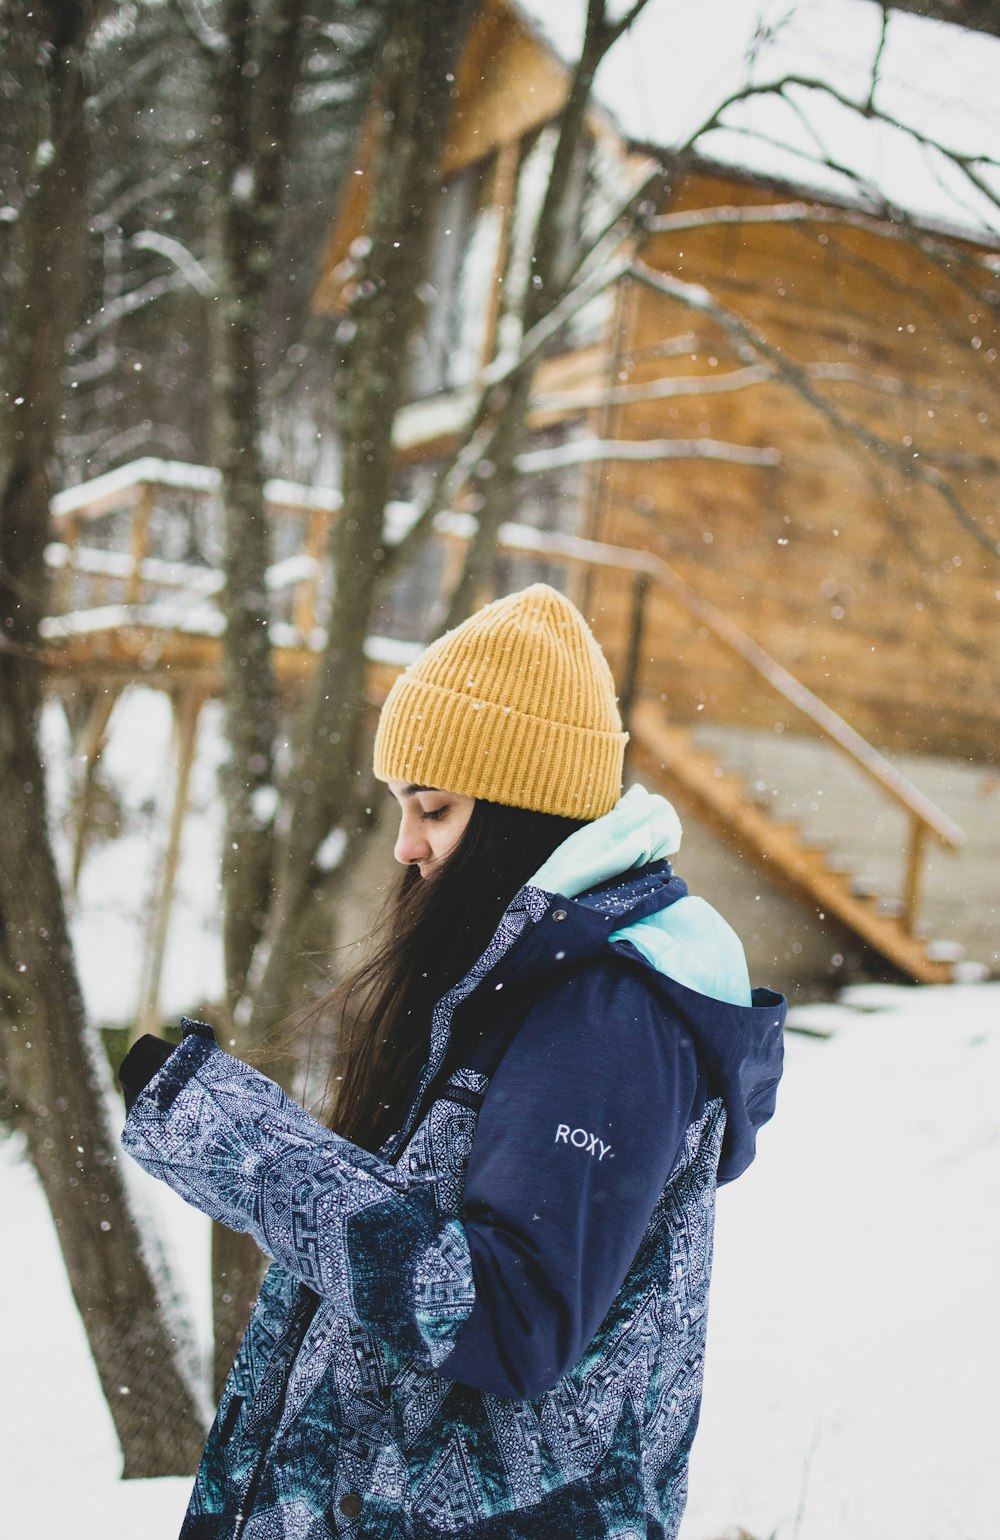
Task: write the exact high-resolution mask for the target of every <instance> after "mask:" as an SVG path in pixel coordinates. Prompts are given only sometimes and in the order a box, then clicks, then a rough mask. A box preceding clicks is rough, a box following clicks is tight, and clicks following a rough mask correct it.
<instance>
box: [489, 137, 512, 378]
mask: <svg viewBox="0 0 1000 1540" xmlns="http://www.w3.org/2000/svg"><path fill="white" fill-rule="evenodd" d="M520 154H521V147H520V143H519V141H518V140H517V139H511V140H509V141H508V142H507V143H506V144H501V145H500V146H499V147H498V148H497V158H496V165H495V167H494V171H493V200H492V201H493V206H494V208H498V209H499V210H500V229H499V232H498V234H497V249H496V257H495V260H494V263H493V277H492V282H491V284H490V290H489V293H488V295H487V296H486V325H485V327H484V328H483V346H482V354H481V362H482V367H483V368H484V369H485V367H486V365H487V364H488V363H489V362H490V360H491V359H492V357H493V355H494V353H495V352H496V345H497V326H498V324H499V321H500V309H501V301H502V299H503V280H504V274H505V273H506V271H507V247H508V245H509V243H510V231H511V225H512V223H513V219H514V203H515V200H516V198H517V167H518V162H519V160H520Z"/></svg>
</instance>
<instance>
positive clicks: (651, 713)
mask: <svg viewBox="0 0 1000 1540" xmlns="http://www.w3.org/2000/svg"><path fill="white" fill-rule="evenodd" d="M629 727H630V731H631V735H632V737H631V743H630V746H629V751H630V753H631V754H632V756H633V763H634V764H635V765H636V767H637V768H638V769H639V770H640V772H641V773H642V775H643V776H644V778H645V781H646V784H647V785H649V786H650V787H651V788H655V789H657V790H660V791H662V792H663V793H664V795H665V796H668V797H669V798H670V799H671V800H672V801H675V802H676V803H678V804H679V805H680V806H681V807H682V808H683V809H684V810H685V811H686V812H688V813H690V814H691V815H692V816H693V817H695V818H697V819H698V820H699V821H700V822H702V823H704V824H705V825H706V826H707V827H709V828H710V829H712V830H713V831H714V832H716V833H717V834H719V835H720V836H721V837H722V838H724V839H725V840H726V841H727V843H728V844H730V845H731V846H733V847H734V848H735V849H737V850H738V851H739V853H740V854H741V855H742V856H745V857H746V858H747V859H749V860H751V861H753V863H754V864H755V865H756V866H757V867H758V868H759V869H760V871H761V872H762V873H763V874H764V875H765V876H766V877H767V878H768V879H769V880H770V881H771V882H773V883H774V884H775V886H777V887H779V888H781V889H782V890H783V891H784V892H786V893H788V894H789V895H790V896H791V897H792V898H795V899H797V900H799V901H800V902H802V903H805V904H806V905H808V906H809V907H810V908H813V909H815V911H816V913H817V915H818V917H819V918H820V919H827V918H832V919H834V920H836V921H837V922H839V923H840V924H841V925H844V926H845V927H847V929H849V930H851V931H852V932H853V933H854V934H855V935H856V936H858V937H859V938H860V939H861V940H862V941H863V942H865V943H866V944H867V945H868V946H870V947H872V948H873V949H874V950H875V951H876V952H878V953H879V954H880V955H881V956H882V957H884V958H886V959H887V960H888V961H889V962H890V963H892V964H893V965H894V966H895V967H897V968H898V969H899V970H900V972H902V973H904V974H906V975H907V976H908V977H909V978H912V979H916V980H918V981H919V982H921V983H925V984H946V983H949V982H951V979H952V977H953V962H952V960H951V959H947V960H946V959H944V958H940V957H935V955H934V945H935V944H934V943H933V942H929V941H928V940H927V939H926V938H924V937H922V936H920V935H919V934H917V933H916V932H915V931H911V930H910V929H909V927H908V923H907V919H906V914H905V906H904V904H903V903H902V901H900V902H899V903H898V904H892V903H890V902H889V901H887V900H885V899H882V898H879V897H878V896H877V895H876V894H875V893H873V892H859V891H858V884H857V883H856V882H855V881H854V880H852V878H851V876H850V874H849V873H848V872H845V871H843V870H842V869H840V868H839V867H838V866H837V864H836V863H835V861H834V860H833V859H832V857H831V856H830V855H829V853H828V852H827V851H825V850H824V849H823V848H822V847H821V846H818V845H816V844H814V843H812V842H810V841H809V840H808V838H807V836H806V835H805V834H804V832H803V831H802V829H801V828H800V827H799V826H798V825H797V824H794V823H788V822H782V821H780V820H778V819H776V818H775V817H774V816H773V815H772V814H771V813H770V812H768V811H767V810H766V808H764V807H762V806H760V804H759V802H758V800H757V798H756V797H755V795H754V793H753V791H752V790H751V788H750V787H749V786H748V785H747V783H746V782H745V781H744V780H743V778H742V777H741V776H739V775H735V774H733V773H732V772H730V771H727V770H726V769H725V768H724V766H723V765H722V763H721V762H720V760H719V759H718V757H717V756H716V755H715V754H714V753H713V752H712V751H711V750H708V749H705V748H703V747H701V746H700V745H699V744H697V743H696V742H695V740H694V738H693V736H692V734H691V732H690V731H689V730H688V729H687V728H685V727H676V726H672V725H670V724H669V723H668V722H667V721H666V720H665V718H664V716H663V711H662V707H660V706H659V703H658V702H654V701H652V700H649V699H639V700H637V701H636V702H635V703H634V704H633V707H632V712H631V715H630V718H629ZM892 910H895V911H897V912H887V911H892Z"/></svg>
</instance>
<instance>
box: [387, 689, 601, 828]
mask: <svg viewBox="0 0 1000 1540" xmlns="http://www.w3.org/2000/svg"><path fill="white" fill-rule="evenodd" d="M627 742H628V733H624V732H614V731H605V730H601V729H598V728H593V727H574V726H572V725H571V724H569V723H564V722H552V721H548V720H546V719H544V718H542V717H534V716H528V715H527V714H526V713H525V712H523V711H518V710H517V709H516V708H515V707H512V706H500V705H497V704H495V703H494V702H491V701H481V700H475V699H474V698H472V697H471V696H469V695H467V694H464V693H460V692H458V691H455V690H449V689H444V688H442V687H440V686H439V685H434V684H428V683H427V682H426V681H425V680H421V679H416V678H414V677H413V676H412V675H410V674H401V675H400V676H399V678H398V679H397V680H396V682H395V683H394V684H393V686H392V689H391V690H390V691H389V694H388V696H387V697H386V701H385V705H384V706H383V708H382V713H381V716H380V718H379V727H378V734H377V736H376V739H375V774H376V776H377V777H378V779H379V780H382V781H388V780H400V781H406V782H407V783H409V784H410V785H415V786H437V787H440V788H441V790H442V791H453V792H460V793H463V794H464V795H465V796H468V797H477V798H484V799H486V800H487V801H490V802H500V803H503V804H504V805H506V806H509V807H523V808H532V809H535V810H536V811H538V812H544V813H556V814H559V815H560V816H561V817H564V818H581V819H592V818H601V817H603V815H604V814H605V813H608V812H610V811H611V809H612V808H613V807H614V805H615V803H616V802H617V801H618V798H619V796H620V794H621V784H622V767H623V763H624V757H625V745H626V743H627Z"/></svg>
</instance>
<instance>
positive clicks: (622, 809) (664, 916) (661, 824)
mask: <svg viewBox="0 0 1000 1540" xmlns="http://www.w3.org/2000/svg"><path fill="white" fill-rule="evenodd" d="M680 843H681V823H680V819H679V818H678V816H677V813H676V811H675V809H674V807H673V806H672V804H671V803H669V802H668V801H667V799H666V797H661V796H658V795H657V794H655V793H651V792H648V791H647V790H646V789H645V787H643V786H632V787H630V789H629V790H628V791H627V792H626V793H625V795H624V796H623V797H622V798H621V799H620V800H619V801H618V802H617V803H616V805H615V806H614V807H613V808H612V809H611V811H610V813H606V814H605V815H604V817H603V818H596V819H595V820H594V821H593V823H589V824H586V825H585V826H584V827H583V828H582V829H578V830H577V831H576V832H575V833H574V834H571V835H570V836H569V838H568V839H566V840H563V842H562V844H561V845H560V846H558V848H557V849H556V850H555V851H553V853H552V855H551V856H550V857H549V859H548V860H547V861H546V862H545V863H544V864H543V865H542V866H541V867H539V869H538V871H537V872H536V873H535V875H534V877H532V878H531V883H530V886H531V887H535V888H541V889H542V890H543V892H546V893H562V894H564V895H565V896H566V897H567V898H575V897H576V896H577V895H578V894H580V893H584V892H586V891H587V890H588V889H589V888H592V887H596V886H598V884H600V883H602V882H607V881H609V880H610V879H611V878H612V877H617V876H618V875H619V874H620V873H622V872H626V871H631V870H633V869H634V868H637V867H641V866H646V865H648V864H649V862H650V861H660V860H664V859H666V858H668V857H670V856H672V855H675V854H676V852H677V851H678V849H679V848H680ZM610 939H611V940H612V941H630V942H631V943H632V945H633V946H634V947H635V949H636V951H638V952H639V953H640V954H641V955H642V956H643V957H644V958H645V959H646V961H647V962H648V963H650V964H651V965H652V966H653V967H654V968H656V969H657V971H658V972H659V973H662V974H665V975H666V976H667V977H668V978H672V979H676V980H677V982H678V983H679V984H683V985H685V987H686V988H688V989H694V990H697V991H698V993H699V994H702V995H706V996H708V997H709V998H710V999H713V1000H724V1001H726V1002H727V1003H728V1004H730V1005H742V1006H748V1005H750V1004H751V998H750V976H749V973H748V971H747V964H746V958H745V956H744V953H743V947H742V945H741V943H740V939H739V937H738V936H737V934H736V932H735V931H734V930H733V929H732V927H731V926H730V925H728V924H727V923H726V921H725V920H724V919H723V918H722V916H721V914H719V913H718V911H717V910H715V909H713V908H712V906H711V904H709V903H706V901H705V900H704V899H703V898H692V897H686V898H679V899H678V900H677V901H676V902H675V903H673V904H671V905H670V906H669V907H668V908H666V909H661V910H659V911H658V912H657V913H656V914H651V915H648V916H647V917H646V918H645V919H644V920H637V921H636V923H635V924H634V925H625V926H623V927H622V928H621V929H620V930H616V931H615V932H614V933H613V934H612V936H611V938H610Z"/></svg>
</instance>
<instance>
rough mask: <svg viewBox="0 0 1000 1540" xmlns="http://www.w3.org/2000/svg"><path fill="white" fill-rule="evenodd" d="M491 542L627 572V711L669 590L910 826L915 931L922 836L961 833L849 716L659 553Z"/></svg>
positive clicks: (556, 539)
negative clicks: (647, 634) (656, 591)
mask: <svg viewBox="0 0 1000 1540" xmlns="http://www.w3.org/2000/svg"><path fill="white" fill-rule="evenodd" d="M458 522H459V521H458V520H457V519H456V520H455V526H456V527H453V530H452V531H450V532H451V533H452V538H456V537H457V538H460V539H461V538H467V536H466V534H465V530H464V528H461V527H458ZM439 528H441V532H442V533H445V532H446V531H447V523H446V521H445V520H439ZM498 545H499V546H500V547H501V548H502V549H503V550H507V551H518V552H523V553H526V554H527V553H530V554H532V555H535V556H540V557H550V558H555V559H557V560H559V561H562V562H565V563H566V564H567V566H570V567H573V566H575V567H576V568H578V569H579V568H588V567H589V568H603V569H605V570H608V569H611V570H618V571H621V572H625V573H629V574H631V575H632V579H633V585H634V586H633V594H634V599H633V611H632V621H631V626H630V631H631V635H630V638H629V646H628V663H627V666H626V677H625V679H624V681H623V683H622V693H621V698H622V704H623V707H624V712H623V714H624V715H625V717H626V721H627V716H628V707H629V706H630V705H631V702H632V700H633V699H634V697H635V692H636V675H637V668H638V658H639V637H640V634H641V625H642V614H643V610H644V608H645V603H646V598H647V593H648V591H649V589H650V588H651V587H652V586H657V587H659V588H661V589H662V590H664V591H665V592H667V593H669V594H670V596H671V598H673V599H675V600H677V601H678V602H679V603H680V604H681V605H683V607H684V608H685V609H686V610H687V612H688V613H689V614H690V615H692V616H693V617H694V618H695V619H696V620H697V621H698V623H699V625H701V626H703V627H704V628H705V630H706V631H708V632H709V633H710V634H711V635H712V636H714V637H715V638H716V640H717V641H719V642H721V644H722V645H723V647H725V648H726V649H727V650H728V651H729V652H730V653H732V654H734V655H735V656H736V657H738V658H739V659H740V660H741V661H742V662H743V663H745V664H746V665H747V666H748V667H749V668H750V669H752V670H753V672H754V673H755V674H756V675H757V676H758V678H760V679H762V680H763V681H764V682H765V683H766V684H767V685H768V686H769V687H770V689H771V690H773V691H774V693H775V694H776V695H778V696H779V697H780V698H781V699H782V700H783V701H784V702H785V703H786V704H787V705H789V706H791V707H792V709H793V710H794V711H796V712H797V713H798V714H799V715H800V716H801V717H803V718H805V720H806V721H807V722H808V723H809V725H810V726H811V727H812V729H813V730H814V731H815V732H816V733H818V734H819V735H820V736H821V737H823V738H825V739H826V740H827V741H828V742H829V743H832V744H833V746H834V747H835V748H836V749H837V750H838V752H839V753H841V754H842V755H844V756H845V757H846V758H847V759H849V760H850V761H851V762H852V763H853V764H854V765H856V766H857V768H858V769H859V770H861V771H862V772H863V773H864V774H865V775H866V776H867V777H868V779H869V780H870V781H872V782H873V783H874V784H875V785H876V786H877V787H878V788H879V790H880V791H881V792H882V793H883V794H884V795H885V796H887V797H888V798H889V799H890V800H891V801H892V802H894V803H895V804H896V806H897V807H899V808H901V809H902V810H903V812H904V813H905V814H906V817H907V821H908V826H909V838H908V841H907V852H906V868H905V875H904V882H903V895H902V915H901V920H902V923H903V925H904V926H905V928H906V930H907V932H908V933H909V934H910V935H913V934H914V933H915V931H916V927H917V920H918V913H919V906H920V898H921V883H922V875H923V869H924V867H923V863H924V856H925V854H926V846H927V841H928V839H932V840H934V841H935V842H936V843H937V844H939V845H941V846H943V847H944V848H945V849H948V850H959V849H961V847H962V846H963V845H964V844H965V835H964V833H963V831H962V830H961V829H960V828H959V826H958V824H957V823H955V822H954V820H953V819H951V818H949V817H948V815H947V813H944V812H942V810H941V809H940V808H939V807H938V806H937V805H936V804H935V803H934V802H932V801H931V799H930V798H929V797H927V796H925V794H924V793H923V792H922V791H921V790H920V789H919V787H917V786H914V785H913V783H912V781H910V780H908V779H907V777H906V776H905V775H903V774H902V772H901V771H900V770H898V769H897V768H896V766H895V765H893V764H892V763H891V762H890V761H889V760H888V759H886V758H885V756H884V755H883V754H880V753H879V751H878V750H877V749H876V748H873V746H872V745H871V744H870V743H869V742H868V740H867V739H866V738H863V737H862V736H861V734H860V733H859V732H857V731H856V729H855V728H853V727H852V726H851V725H850V723H849V722H845V720H844V718H843V717H842V716H839V715H838V713H837V712H836V711H834V710H833V709H832V708H831V707H830V706H828V705H827V704H826V702H825V701H822V700H820V698H819V696H818V695H814V694H813V692H812V691H811V690H810V689H808V688H807V687H806V686H805V685H804V684H803V683H802V682H801V680H799V679H796V678H795V676H794V675H793V674H790V673H789V672H788V670H787V669H786V668H784V667H783V666H782V665H781V664H780V663H779V662H778V661H777V659H775V658H773V657H772V656H771V655H770V653H769V652H767V651H765V649H764V648H763V647H761V646H760V644H759V643H758V642H755V641H754V640H753V639H752V638H751V637H749V636H747V634H746V632H745V631H741V630H740V628H739V626H736V625H734V624H733V622H732V621H731V620H730V619H729V618H728V616H726V615H724V614H723V613H722V611H721V610H719V609H717V608H716V607H715V605H714V604H711V603H710V602H709V601H708V600H707V599H705V598H704V597H703V596H702V595H701V594H700V593H698V591H697V590H696V589H695V588H692V586H691V584H690V583H688V582H687V581H686V580H685V579H684V578H682V577H681V576H680V574H679V573H677V572H675V571H674V569H673V568H672V567H670V566H669V565H668V564H667V563H666V562H665V561H664V560H663V559H662V558H661V557H659V556H656V555H654V554H653V553H652V552H650V551H634V550H631V549H629V548H628V547H623V546H614V545H606V544H604V543H602V542H601V541H596V540H586V539H583V538H582V537H581V536H578V535H560V534H553V533H549V532H543V531H539V530H534V529H529V528H527V527H525V526H524V525H518V524H505V525H503V526H502V527H501V529H500V533H499V538H498Z"/></svg>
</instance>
